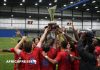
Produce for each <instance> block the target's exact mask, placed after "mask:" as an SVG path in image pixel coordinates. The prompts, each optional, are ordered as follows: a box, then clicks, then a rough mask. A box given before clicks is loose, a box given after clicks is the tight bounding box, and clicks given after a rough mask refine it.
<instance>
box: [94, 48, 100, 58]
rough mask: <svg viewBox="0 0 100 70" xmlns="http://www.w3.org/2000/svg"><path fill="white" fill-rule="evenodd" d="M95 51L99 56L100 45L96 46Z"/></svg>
mask: <svg viewBox="0 0 100 70" xmlns="http://www.w3.org/2000/svg"><path fill="white" fill-rule="evenodd" d="M95 53H96V55H97V56H98V55H100V46H96V47H95Z"/></svg>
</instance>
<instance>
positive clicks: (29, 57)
mask: <svg viewBox="0 0 100 70" xmlns="http://www.w3.org/2000/svg"><path fill="white" fill-rule="evenodd" d="M39 51H40V49H39V48H34V50H33V51H32V52H31V53H26V52H24V51H21V53H20V55H19V56H20V57H21V59H22V60H26V61H28V63H27V62H23V68H22V70H40V64H39ZM29 61H31V62H29Z"/></svg>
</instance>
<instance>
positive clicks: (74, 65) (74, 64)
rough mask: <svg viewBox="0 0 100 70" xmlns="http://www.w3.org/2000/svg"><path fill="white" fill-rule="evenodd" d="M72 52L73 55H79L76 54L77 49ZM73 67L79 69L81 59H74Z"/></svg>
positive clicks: (75, 69) (73, 69) (74, 69)
mask: <svg viewBox="0 0 100 70" xmlns="http://www.w3.org/2000/svg"><path fill="white" fill-rule="evenodd" d="M71 54H72V55H73V56H77V54H76V52H75V51H73V52H71ZM71 68H72V70H79V60H74V61H73V62H72V63H71Z"/></svg>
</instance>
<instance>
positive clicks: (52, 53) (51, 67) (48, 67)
mask: <svg viewBox="0 0 100 70" xmlns="http://www.w3.org/2000/svg"><path fill="white" fill-rule="evenodd" d="M56 51H57V50H56V49H55V48H50V50H49V51H48V52H47V55H48V56H49V57H50V58H51V59H54V58H55V57H56V53H57V52H56ZM40 59H41V61H40V62H41V63H40V66H41V68H40V69H41V70H55V69H56V65H55V64H52V63H51V62H49V61H48V60H47V59H45V57H43V56H42V55H40Z"/></svg>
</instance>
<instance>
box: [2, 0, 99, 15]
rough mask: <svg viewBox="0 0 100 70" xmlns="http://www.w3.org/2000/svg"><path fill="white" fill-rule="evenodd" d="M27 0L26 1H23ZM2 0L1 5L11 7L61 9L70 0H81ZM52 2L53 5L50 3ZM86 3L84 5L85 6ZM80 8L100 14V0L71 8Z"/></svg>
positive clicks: (71, 0) (92, 0)
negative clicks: (55, 6)
mask: <svg viewBox="0 0 100 70" xmlns="http://www.w3.org/2000/svg"><path fill="white" fill-rule="evenodd" d="M23 1H25V2H23ZM39 1H40V0H0V6H4V4H6V6H10V7H17V6H20V5H22V6H24V7H44V6H45V7H50V6H54V5H57V9H61V8H64V7H66V6H67V5H71V3H70V2H74V3H76V2H78V1H79V0H57V2H54V1H56V0H42V2H39ZM50 3H51V5H50ZM83 5H84V6H83ZM72 9H73V10H78V11H85V12H89V13H96V14H99V15H100V0H90V1H89V2H88V3H86V4H81V5H78V6H76V7H72V8H70V10H72Z"/></svg>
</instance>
